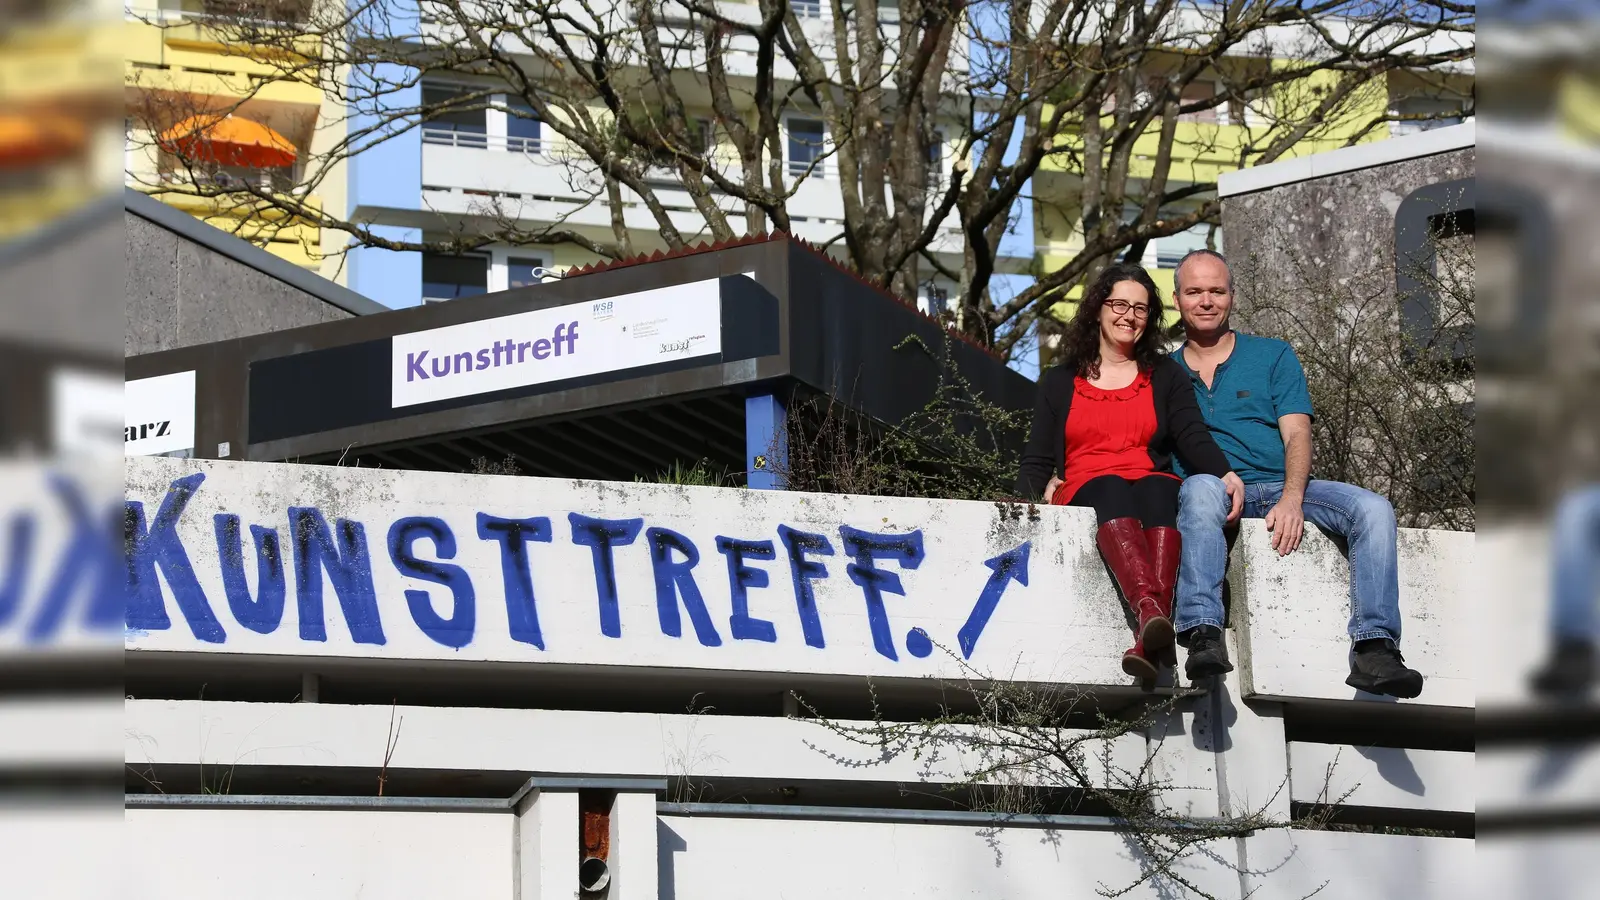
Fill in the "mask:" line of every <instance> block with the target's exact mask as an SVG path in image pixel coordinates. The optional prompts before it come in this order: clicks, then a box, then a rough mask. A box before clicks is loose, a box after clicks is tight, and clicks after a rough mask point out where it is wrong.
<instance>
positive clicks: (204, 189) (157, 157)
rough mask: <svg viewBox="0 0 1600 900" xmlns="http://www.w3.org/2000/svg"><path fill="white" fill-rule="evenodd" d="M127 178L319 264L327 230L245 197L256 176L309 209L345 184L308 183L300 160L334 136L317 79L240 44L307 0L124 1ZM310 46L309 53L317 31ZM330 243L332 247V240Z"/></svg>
mask: <svg viewBox="0 0 1600 900" xmlns="http://www.w3.org/2000/svg"><path fill="white" fill-rule="evenodd" d="M126 2H127V6H126V8H125V10H124V22H123V23H122V40H123V42H124V46H125V47H126V50H125V60H126V63H125V71H124V87H123V90H124V94H125V103H126V109H127V114H126V121H125V143H124V146H125V151H124V154H125V155H124V176H125V179H126V183H127V185H128V186H129V187H131V188H133V189H135V190H139V191H143V192H145V193H149V194H152V195H154V196H156V197H157V198H159V199H160V200H162V201H163V202H165V203H167V204H169V205H171V206H174V207H176V208H178V209H180V210H183V211H184V212H186V213H188V214H190V215H192V216H194V217H195V218H197V219H199V220H201V221H203V222H206V223H207V224H210V225H213V226H215V227H217V228H219V229H222V230H223V231H226V232H228V233H230V234H233V235H236V236H238V237H241V238H244V239H245V240H248V241H250V242H251V243H254V244H256V245H257V246H261V247H263V248H264V249H266V250H267V251H269V252H271V253H272V254H274V255H275V256H278V257H280V258H282V259H285V260H288V261H290V262H292V263H295V264H296V265H299V266H301V267H303V268H306V269H309V270H311V271H315V272H319V273H322V274H331V271H323V270H324V269H325V268H328V269H330V270H331V268H333V267H331V266H325V262H324V261H325V257H326V256H327V253H328V249H329V248H324V247H323V244H322V241H323V233H322V229H321V228H319V227H317V226H316V225H315V224H313V223H310V222H307V221H305V220H304V219H302V218H297V217H294V216H290V215H286V214H284V213H283V212H282V211H281V210H276V209H271V208H268V205H267V204H262V203H258V202H255V201H253V200H252V199H250V198H249V197H248V196H246V195H242V194H238V193H232V194H230V193H226V192H227V191H229V189H231V188H236V187H239V186H242V185H254V186H256V187H258V188H264V189H267V190H269V191H271V192H274V193H281V194H286V195H292V196H294V197H295V199H297V200H298V201H300V202H302V203H304V204H306V205H307V206H309V207H310V208H312V209H320V208H322V205H323V204H324V203H327V204H329V205H330V208H334V209H338V208H339V207H341V206H342V205H343V196H342V195H343V192H344V187H343V182H342V179H340V178H338V177H333V178H322V179H318V184H317V187H316V190H315V191H313V190H311V189H309V188H307V187H306V186H305V184H306V181H307V177H306V176H307V169H306V161H307V160H308V159H310V158H312V157H313V156H314V155H315V154H316V153H317V152H319V151H320V150H321V149H322V148H323V147H324V146H325V145H326V144H327V143H328V142H331V141H333V140H336V139H337V136H336V135H334V134H332V133H330V132H329V131H328V130H327V129H325V128H319V127H318V126H319V124H322V120H321V118H320V114H321V110H322V106H323V103H324V99H325V98H324V94H323V92H322V91H321V90H320V89H319V87H318V86H317V85H316V84H314V83H308V82H306V81H299V82H296V81H295V80H291V79H285V78H282V77H278V76H280V73H281V71H282V68H281V66H279V65H275V64H274V62H273V61H272V59H271V58H270V56H271V53H272V51H270V50H268V49H266V48H263V47H258V46H250V45H249V44H247V43H241V42H240V41H239V40H238V38H239V36H240V35H241V34H248V33H251V32H254V31H256V30H258V29H283V30H285V31H294V30H297V29H303V28H304V27H305V23H306V20H307V16H308V15H309V10H310V4H309V3H308V2H304V0H283V2H277V0H269V2H253V0H126ZM306 40H308V41H311V42H312V44H311V45H310V46H308V47H307V53H308V55H309V54H314V53H315V44H314V41H315V39H314V38H311V37H307V38H306ZM333 249H336V248H333Z"/></svg>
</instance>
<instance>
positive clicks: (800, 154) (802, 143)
mask: <svg viewBox="0 0 1600 900" xmlns="http://www.w3.org/2000/svg"><path fill="white" fill-rule="evenodd" d="M824 133H825V131H824V128H823V124H822V123H821V122H819V121H817V120H816V119H790V120H789V174H790V175H804V174H806V172H807V171H808V170H810V171H813V173H814V174H815V175H817V176H818V177H820V176H821V175H822V169H823V164H822V163H821V162H817V161H818V160H820V159H821V158H822V139H823V134H824ZM813 162H816V163H817V166H816V169H815V170H812V169H811V164H812V163H813Z"/></svg>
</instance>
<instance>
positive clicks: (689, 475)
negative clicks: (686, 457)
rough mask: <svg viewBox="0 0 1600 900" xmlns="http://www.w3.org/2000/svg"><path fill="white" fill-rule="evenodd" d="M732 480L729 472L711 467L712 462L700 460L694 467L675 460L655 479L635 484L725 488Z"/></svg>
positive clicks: (642, 480)
mask: <svg viewBox="0 0 1600 900" xmlns="http://www.w3.org/2000/svg"><path fill="white" fill-rule="evenodd" d="M731 480H732V479H731V478H730V477H729V475H728V473H727V472H724V471H719V470H717V469H714V468H712V467H711V462H710V460H705V459H702V460H699V461H697V462H695V463H694V464H693V465H688V466H686V465H684V464H683V461H682V460H674V461H673V463H672V465H671V466H669V467H668V468H667V469H665V470H664V471H661V472H657V473H656V477H655V478H653V479H649V478H644V477H642V476H641V477H638V478H635V479H634V481H635V482H640V483H648V482H652V481H653V482H654V483H655V484H682V485H689V486H691V487H724V486H726V485H728V484H729V482H730V481H731Z"/></svg>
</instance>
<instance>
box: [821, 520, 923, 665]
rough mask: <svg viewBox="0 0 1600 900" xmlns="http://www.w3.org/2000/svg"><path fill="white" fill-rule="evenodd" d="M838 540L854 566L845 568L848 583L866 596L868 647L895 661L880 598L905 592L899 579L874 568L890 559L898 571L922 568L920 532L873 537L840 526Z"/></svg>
mask: <svg viewBox="0 0 1600 900" xmlns="http://www.w3.org/2000/svg"><path fill="white" fill-rule="evenodd" d="M839 537H840V538H841V539H842V540H843V542H844V553H845V555H846V556H851V557H854V558H855V562H852V563H850V564H849V565H847V566H845V574H847V575H849V576H850V580H851V581H853V582H855V583H856V584H857V585H859V586H860V587H861V593H862V594H864V595H866V599H867V621H868V622H869V623H870V624H871V627H872V646H873V648H874V649H876V650H877V651H878V652H879V653H881V654H883V655H884V656H887V657H889V658H890V659H895V660H898V659H899V658H900V657H899V656H897V655H896V654H895V649H894V635H893V634H892V633H890V629H889V613H888V610H887V609H885V608H884V605H883V595H884V594H899V595H900V596H902V597H903V596H905V593H906V589H905V585H903V584H901V583H900V576H899V575H896V574H894V573H893V572H885V571H883V570H882V569H880V568H878V567H877V565H876V562H877V560H880V559H892V560H894V561H896V562H898V563H899V564H900V567H901V568H902V569H915V568H916V567H918V566H920V565H922V531H921V530H920V529H919V530H917V531H913V532H910V533H909V534H874V533H872V532H870V531H857V530H856V529H854V528H851V527H850V526H849V525H843V526H840V528H839ZM930 649H931V648H930ZM919 655H924V656H925V655H926V654H919Z"/></svg>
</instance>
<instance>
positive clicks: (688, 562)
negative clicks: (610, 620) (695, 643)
mask: <svg viewBox="0 0 1600 900" xmlns="http://www.w3.org/2000/svg"><path fill="white" fill-rule="evenodd" d="M645 540H646V541H647V542H648V543H649V544H650V564H651V568H652V570H653V571H654V573H655V579H656V612H657V614H658V615H660V617H661V633H662V634H666V635H671V636H672V637H682V636H683V623H682V621H681V620H680V619H679V618H678V599H679V598H680V597H681V598H682V599H683V606H684V608H685V609H687V610H688V611H689V621H690V622H691V623H693V624H694V636H695V637H696V638H698V639H699V640H700V643H701V644H703V645H705V646H707V647H720V646H722V636H721V635H719V634H717V629H716V626H714V625H712V624H711V614H710V613H709V612H707V611H706V602H705V598H703V597H701V596H700V587H699V585H696V584H695V583H694V567H695V566H697V565H699V564H700V551H699V550H698V549H696V548H695V546H694V544H693V543H691V542H690V541H689V539H688V538H686V537H684V536H683V535H681V534H679V533H677V532H676V531H672V530H670V529H666V528H651V529H650V530H649V531H646V532H645ZM674 552H676V553H678V554H679V555H681V556H683V557H684V559H683V561H682V562H672V561H671V555H672V553H674Z"/></svg>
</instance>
